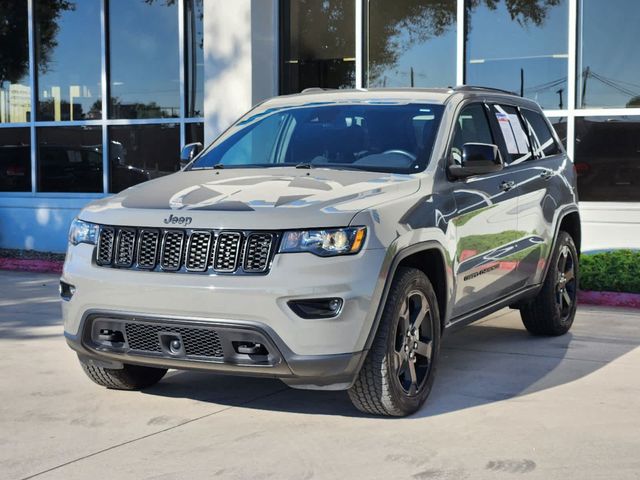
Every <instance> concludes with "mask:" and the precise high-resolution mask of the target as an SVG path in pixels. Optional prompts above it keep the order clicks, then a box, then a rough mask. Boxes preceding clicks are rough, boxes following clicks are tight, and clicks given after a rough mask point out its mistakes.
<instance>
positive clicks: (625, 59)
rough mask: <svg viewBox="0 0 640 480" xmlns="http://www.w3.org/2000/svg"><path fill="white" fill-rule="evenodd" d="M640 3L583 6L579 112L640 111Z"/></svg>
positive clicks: (618, 0) (621, 0)
mask: <svg viewBox="0 0 640 480" xmlns="http://www.w3.org/2000/svg"><path fill="white" fill-rule="evenodd" d="M639 18H640V2H638V1H637V0H608V1H606V2H598V1H593V0H586V1H581V2H580V8H579V11H578V33H579V34H580V35H579V37H578V38H579V44H578V55H577V59H576V62H577V80H578V87H577V92H576V102H577V107H578V108H606V107H622V108H638V107H640V49H638V48H637V47H636V45H637V37H638V19H639Z"/></svg>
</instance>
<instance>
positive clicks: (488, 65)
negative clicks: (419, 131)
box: [465, 0, 569, 109]
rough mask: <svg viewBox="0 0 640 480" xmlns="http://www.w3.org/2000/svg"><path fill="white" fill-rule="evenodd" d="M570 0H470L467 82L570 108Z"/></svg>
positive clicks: (546, 104)
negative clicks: (568, 104)
mask: <svg viewBox="0 0 640 480" xmlns="http://www.w3.org/2000/svg"><path fill="white" fill-rule="evenodd" d="M568 3H569V2H568V0H544V1H535V2H534V1H529V2H508V1H504V2H501V1H491V2H489V1H487V2H484V1H477V0H467V1H466V2H465V6H466V15H467V20H466V32H465V35H466V39H467V41H466V45H465V47H466V48H465V50H466V58H465V67H466V75H465V83H467V84H470V85H480V86H490V87H497V88H502V89H505V90H509V91H512V92H517V93H518V94H523V95H524V96H526V97H529V98H531V99H533V100H535V101H537V102H538V103H540V105H542V107H543V108H549V109H563V108H566V107H567V105H566V100H567V98H566V96H567V69H568V67H567V59H568V56H569V55H568V33H567V25H568Z"/></svg>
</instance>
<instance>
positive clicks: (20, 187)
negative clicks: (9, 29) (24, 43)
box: [0, 47, 31, 192]
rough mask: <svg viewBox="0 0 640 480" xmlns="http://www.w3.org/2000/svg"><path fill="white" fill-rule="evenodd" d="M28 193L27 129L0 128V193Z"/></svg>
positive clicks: (29, 182)
mask: <svg viewBox="0 0 640 480" xmlns="http://www.w3.org/2000/svg"><path fill="white" fill-rule="evenodd" d="M0 48H1V47H0ZM30 191H31V141H30V137H29V129H28V128H0V192H30Z"/></svg>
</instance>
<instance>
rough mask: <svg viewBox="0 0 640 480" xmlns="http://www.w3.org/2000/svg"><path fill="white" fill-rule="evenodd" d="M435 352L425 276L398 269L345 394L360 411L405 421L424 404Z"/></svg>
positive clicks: (434, 319)
mask: <svg viewBox="0 0 640 480" xmlns="http://www.w3.org/2000/svg"><path fill="white" fill-rule="evenodd" d="M439 351H440V314H439V311H438V302H437V300H436V295H435V292H434V290H433V287H432V286H431V282H430V281H429V279H428V278H427V276H426V275H425V274H424V273H423V272H422V271H420V270H418V269H415V268H400V269H399V270H398V272H397V274H396V276H395V278H394V279H393V283H392V284H391V289H390V291H389V296H388V298H387V302H386V304H385V306H384V311H383V313H382V317H381V319H380V325H379V327H378V332H377V333H376V337H375V339H374V341H373V345H372V346H371V349H370V350H369V353H368V355H367V358H366V359H365V362H364V365H363V366H362V369H361V370H360V373H359V374H358V378H357V379H356V381H355V383H354V384H353V386H352V387H351V388H350V389H349V397H350V398H351V401H352V402H353V404H354V405H355V407H356V408H358V409H359V410H360V411H362V412H365V413H371V414H375V415H390V416H397V417H401V416H405V415H410V414H411V413H413V412H415V411H416V410H418V409H419V408H420V407H421V406H422V404H423V403H424V402H425V400H426V399H427V396H428V395H429V392H430V391H431V386H432V384H433V379H434V375H435V370H436V360H437V358H438V353H439Z"/></svg>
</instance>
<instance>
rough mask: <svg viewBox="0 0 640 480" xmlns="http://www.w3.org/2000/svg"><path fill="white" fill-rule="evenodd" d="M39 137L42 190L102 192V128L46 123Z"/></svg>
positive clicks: (39, 169) (39, 132) (39, 174)
mask: <svg viewBox="0 0 640 480" xmlns="http://www.w3.org/2000/svg"><path fill="white" fill-rule="evenodd" d="M36 138H37V139H38V163H37V165H38V176H37V178H38V191H40V192H84V193H89V192H93V193H100V192H102V129H101V128H100V127H99V126H81V127H43V128H38V129H37V130H36Z"/></svg>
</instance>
